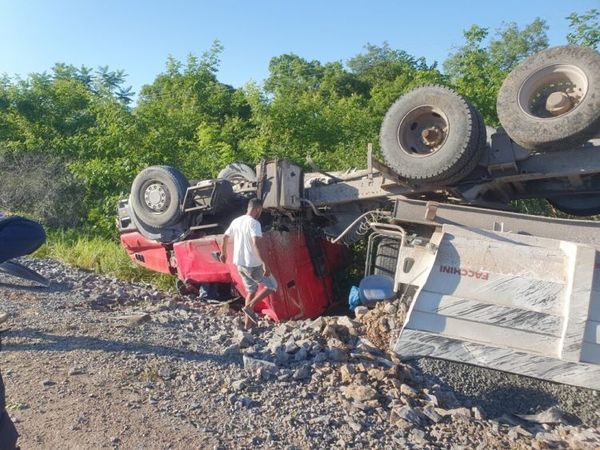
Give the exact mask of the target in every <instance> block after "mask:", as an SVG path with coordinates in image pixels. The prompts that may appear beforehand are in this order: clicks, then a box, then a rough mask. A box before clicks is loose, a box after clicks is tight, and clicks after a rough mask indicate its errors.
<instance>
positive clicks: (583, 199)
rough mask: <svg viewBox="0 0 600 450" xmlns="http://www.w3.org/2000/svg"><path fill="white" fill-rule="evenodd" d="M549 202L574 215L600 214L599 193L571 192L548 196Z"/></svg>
mask: <svg viewBox="0 0 600 450" xmlns="http://www.w3.org/2000/svg"><path fill="white" fill-rule="evenodd" d="M546 200H548V203H550V204H551V205H552V206H554V207H555V208H556V209H558V210H559V211H562V212H564V213H565V214H570V215H572V216H580V217H583V216H596V215H598V214H600V196H598V194H571V195H560V196H556V197H550V198H547V199H546Z"/></svg>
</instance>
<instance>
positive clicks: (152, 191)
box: [143, 182, 170, 213]
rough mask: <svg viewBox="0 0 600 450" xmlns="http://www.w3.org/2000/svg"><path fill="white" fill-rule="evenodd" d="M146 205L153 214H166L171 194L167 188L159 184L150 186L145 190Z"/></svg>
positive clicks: (155, 183)
mask: <svg viewBox="0 0 600 450" xmlns="http://www.w3.org/2000/svg"><path fill="white" fill-rule="evenodd" d="M143 192H144V204H145V205H146V206H147V207H148V209H150V210H151V211H153V212H156V213H161V212H164V211H165V210H166V209H167V208H168V206H169V201H170V197H169V192H168V190H167V189H166V186H165V185H164V184H162V183H159V182H154V183H151V184H149V185H148V186H147V187H146V188H145V189H144V191H143Z"/></svg>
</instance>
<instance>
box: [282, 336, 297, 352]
mask: <svg viewBox="0 0 600 450" xmlns="http://www.w3.org/2000/svg"><path fill="white" fill-rule="evenodd" d="M298 348H299V347H298V345H297V344H296V342H295V341H294V339H292V338H290V339H288V341H287V342H286V343H285V346H284V349H285V352H286V353H294V352H296V351H297V350H298Z"/></svg>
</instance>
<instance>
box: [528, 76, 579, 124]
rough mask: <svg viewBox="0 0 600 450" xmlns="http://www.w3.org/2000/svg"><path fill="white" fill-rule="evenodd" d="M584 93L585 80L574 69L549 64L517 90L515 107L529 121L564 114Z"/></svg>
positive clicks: (571, 109)
mask: <svg viewBox="0 0 600 450" xmlns="http://www.w3.org/2000/svg"><path fill="white" fill-rule="evenodd" d="M587 92H588V78H587V76H586V75H585V73H584V72H583V70H581V69H580V68H579V67H577V66H573V65H569V64H553V65H551V66H547V67H544V68H543V69H540V70H538V71H537V72H534V73H532V74H531V75H530V76H529V77H528V78H527V79H526V80H525V82H524V83H523V85H522V86H521V88H520V89H519V98H518V102H519V107H520V108H521V110H522V111H523V112H524V113H526V114H528V115H530V116H533V117H536V118H540V119H550V118H554V117H559V116H562V115H564V114H568V113H569V112H571V111H573V110H574V109H575V108H577V107H578V106H579V104H580V103H581V101H582V100H583V99H584V97H585V96H586V94H587Z"/></svg>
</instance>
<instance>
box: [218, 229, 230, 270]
mask: <svg viewBox="0 0 600 450" xmlns="http://www.w3.org/2000/svg"><path fill="white" fill-rule="evenodd" d="M228 242H229V236H228V235H227V234H224V235H223V243H222V244H221V257H220V258H219V259H220V260H221V262H222V263H224V262H226V261H227V243H228Z"/></svg>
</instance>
